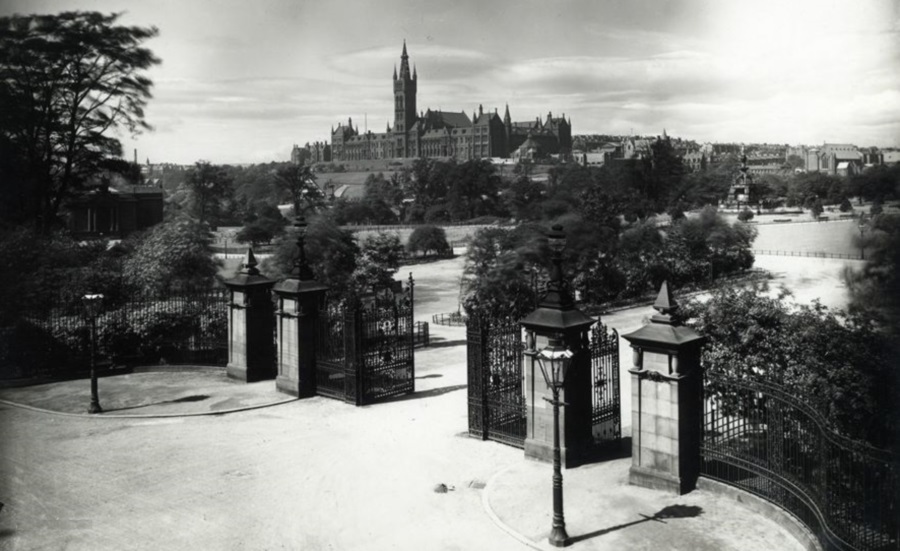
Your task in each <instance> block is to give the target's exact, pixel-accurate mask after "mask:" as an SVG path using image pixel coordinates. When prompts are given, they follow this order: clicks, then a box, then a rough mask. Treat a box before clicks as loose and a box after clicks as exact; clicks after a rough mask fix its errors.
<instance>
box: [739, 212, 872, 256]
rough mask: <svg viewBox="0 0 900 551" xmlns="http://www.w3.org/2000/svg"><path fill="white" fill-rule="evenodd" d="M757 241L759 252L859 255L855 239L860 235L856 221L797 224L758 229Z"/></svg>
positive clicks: (774, 225)
mask: <svg viewBox="0 0 900 551" xmlns="http://www.w3.org/2000/svg"><path fill="white" fill-rule="evenodd" d="M756 229H757V230H758V231H759V235H757V237H756V241H754V242H753V248H754V249H757V250H773V251H793V252H821V253H836V254H849V255H853V256H857V255H859V247H857V246H856V245H854V243H853V238H854V237H855V236H858V235H859V230H858V229H857V225H856V221H855V220H849V221H840V222H806V223H803V222H794V223H790V224H765V225H759V226H756Z"/></svg>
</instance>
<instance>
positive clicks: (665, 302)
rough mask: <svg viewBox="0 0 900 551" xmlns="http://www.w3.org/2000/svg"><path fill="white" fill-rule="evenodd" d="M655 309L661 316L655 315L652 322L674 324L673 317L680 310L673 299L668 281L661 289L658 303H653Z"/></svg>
mask: <svg viewBox="0 0 900 551" xmlns="http://www.w3.org/2000/svg"><path fill="white" fill-rule="evenodd" d="M653 309H654V310H656V311H657V312H659V314H657V315H654V316H653V317H652V318H651V321H654V322H657V323H672V316H671V315H672V314H673V313H674V312H675V311H676V310H678V303H677V302H675V299H674V298H672V292H671V291H669V282H668V281H663V283H662V285H661V286H660V287H659V295H657V297H656V302H654V303H653Z"/></svg>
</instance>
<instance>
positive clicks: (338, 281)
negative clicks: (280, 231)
mask: <svg viewBox="0 0 900 551" xmlns="http://www.w3.org/2000/svg"><path fill="white" fill-rule="evenodd" d="M305 242H306V258H307V260H308V262H309V266H310V268H312V271H313V274H315V276H316V279H317V280H318V281H320V282H322V283H324V284H326V285H328V286H329V287H330V289H329V293H330V294H332V295H333V296H336V297H344V296H348V294H349V293H351V292H352V285H351V276H352V274H353V271H354V270H355V269H356V256H357V255H358V254H359V246H358V245H357V244H356V242H355V241H354V240H353V234H351V233H350V232H348V231H345V230H342V229H341V228H340V227H339V226H338V225H337V224H336V223H335V221H334V219H333V218H331V217H330V216H328V215H325V214H320V215H317V216H314V217H312V218H311V219H310V220H309V226H308V227H307V229H306V238H305ZM297 255H298V252H297V232H296V230H295V229H291V230H290V231H288V232H286V233H285V234H284V235H283V236H282V237H280V238H279V239H277V240H276V241H275V246H274V251H273V254H272V256H271V257H269V258H267V259H265V260H264V261H263V264H262V267H261V270H262V272H263V273H265V274H266V275H267V276H268V277H271V278H274V279H281V278H284V277H287V276H288V275H289V274H290V273H291V269H292V268H293V266H294V260H295V259H296V258H297Z"/></svg>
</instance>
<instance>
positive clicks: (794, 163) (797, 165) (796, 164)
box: [784, 155, 806, 170]
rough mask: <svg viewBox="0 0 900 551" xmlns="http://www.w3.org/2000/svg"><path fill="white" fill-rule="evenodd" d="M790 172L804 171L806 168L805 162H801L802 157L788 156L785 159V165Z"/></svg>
mask: <svg viewBox="0 0 900 551" xmlns="http://www.w3.org/2000/svg"><path fill="white" fill-rule="evenodd" d="M784 164H786V165H787V166H788V167H789V168H791V169H792V170H798V169H801V170H802V169H804V168H806V161H804V160H803V157H801V156H800V155H788V157H787V159H785V163H784Z"/></svg>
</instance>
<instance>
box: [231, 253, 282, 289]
mask: <svg viewBox="0 0 900 551" xmlns="http://www.w3.org/2000/svg"><path fill="white" fill-rule="evenodd" d="M258 265H259V262H257V261H256V256H255V255H254V254H253V248H252V247H250V248H248V249H247V254H246V255H244V260H243V262H241V269H240V271H239V272H238V273H237V274H235V276H234V277H233V278H231V279H226V280H225V281H224V283H225V285H226V286H231V287H249V286H251V285H271V284H273V283H275V280H274V279H269V278H267V277H266V276H264V275H263V274H262V273H261V272H260V271H259V268H257V266H258Z"/></svg>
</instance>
